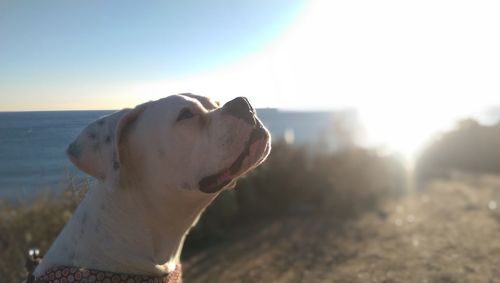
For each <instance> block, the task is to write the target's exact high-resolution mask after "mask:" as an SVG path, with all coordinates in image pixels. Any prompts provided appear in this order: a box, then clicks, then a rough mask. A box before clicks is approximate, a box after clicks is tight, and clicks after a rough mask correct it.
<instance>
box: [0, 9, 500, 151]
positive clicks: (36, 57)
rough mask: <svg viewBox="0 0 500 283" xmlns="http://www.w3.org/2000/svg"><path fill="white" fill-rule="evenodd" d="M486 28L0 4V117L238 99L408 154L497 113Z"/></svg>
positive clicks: (315, 13)
mask: <svg viewBox="0 0 500 283" xmlns="http://www.w3.org/2000/svg"><path fill="white" fill-rule="evenodd" d="M138 3H139V4H138ZM498 15H500V2H498V1H483V0H473V1H462V0H453V1H452V0H432V1H430V0H420V1H401V0H381V1H369V0H350V1H334V0H273V1H264V0H260V1H259V0H255V1H237V0H232V1H230V0H226V1H224V0H219V1H202V0H199V1H195V0H187V1H141V2H132V1H105V2H104V1H77V0H75V1H67V0H65V1H58V0H54V1H10V0H2V1H0V41H2V42H1V44H0V98H1V105H0V111H18V110H62V109H119V108H123V107H130V106H134V105H136V104H139V103H142V102H144V101H148V100H154V99H158V98H161V97H164V96H167V95H170V94H175V93H179V92H193V93H197V94H201V95H207V96H211V97H214V98H216V99H218V100H220V101H222V102H224V101H228V100H230V99H231V98H233V97H236V96H246V97H248V98H249V100H250V101H251V102H252V103H253V104H254V106H256V107H277V108H283V109H294V110H338V109H356V111H357V112H358V113H359V115H360V119H361V120H362V122H363V123H364V124H365V126H366V128H367V129H368V131H369V134H368V135H369V136H371V139H372V140H373V141H374V142H375V143H385V144H388V145H389V146H390V147H392V148H394V149H397V150H399V151H401V152H407V153H409V152H415V151H416V149H417V148H418V147H419V146H421V145H422V144H423V143H425V142H426V141H428V140H429V137H430V136H431V135H432V133H434V132H435V131H437V130H441V129H445V128H449V127H451V126H452V125H453V122H454V121H456V120H457V119H461V118H463V117H467V116H470V115H480V114H481V113H486V111H488V109H491V108H492V107H495V106H498V105H500V79H499V78H500V52H499V51H498V50H500V36H499V35H500V17H498ZM490 112H491V111H490Z"/></svg>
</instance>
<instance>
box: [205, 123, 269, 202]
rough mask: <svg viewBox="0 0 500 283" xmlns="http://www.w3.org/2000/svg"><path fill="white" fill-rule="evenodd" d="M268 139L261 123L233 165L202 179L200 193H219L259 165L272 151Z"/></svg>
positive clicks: (251, 134)
mask: <svg viewBox="0 0 500 283" xmlns="http://www.w3.org/2000/svg"><path fill="white" fill-rule="evenodd" d="M268 137H269V134H268V132H267V130H266V129H264V127H263V126H262V125H261V124H260V123H259V124H258V125H257V127H256V128H254V129H253V130H252V132H251V133H250V137H249V139H248V140H247V141H246V143H245V147H244V150H243V151H242V152H241V153H240V155H239V156H238V157H237V158H236V160H235V161H234V162H233V164H231V166H229V168H227V169H225V170H222V171H221V172H219V173H216V174H213V175H210V176H207V177H204V178H203V179H201V180H200V182H199V183H198V185H199V189H200V191H202V192H204V193H215V192H218V191H220V190H222V189H223V188H224V187H226V186H227V185H229V184H230V183H231V182H233V181H234V180H235V179H236V178H238V177H239V176H241V175H242V174H243V173H245V170H249V169H250V168H252V167H253V166H257V165H259V164H260V163H261V162H262V161H263V160H264V158H265V157H266V156H267V154H268V152H269V150H270V146H269V143H268V140H269V138H268Z"/></svg>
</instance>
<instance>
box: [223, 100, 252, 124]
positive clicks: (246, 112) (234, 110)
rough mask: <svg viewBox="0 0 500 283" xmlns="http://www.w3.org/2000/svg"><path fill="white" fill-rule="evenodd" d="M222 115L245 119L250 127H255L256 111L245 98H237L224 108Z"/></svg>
mask: <svg viewBox="0 0 500 283" xmlns="http://www.w3.org/2000/svg"><path fill="white" fill-rule="evenodd" d="M222 113H223V114H228V115H231V116H234V117H236V118H238V119H243V121H245V122H246V123H248V124H250V125H252V126H253V125H255V117H254V115H255V110H254V109H253V107H252V106H251V105H250V103H249V102H248V100H247V99H246V98H245V97H241V96H240V97H236V98H235V99H233V100H231V101H229V102H227V103H226V104H224V106H222Z"/></svg>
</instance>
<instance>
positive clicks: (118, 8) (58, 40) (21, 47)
mask: <svg viewBox="0 0 500 283" xmlns="http://www.w3.org/2000/svg"><path fill="white" fill-rule="evenodd" d="M303 6H304V2H303V1H300V0H273V1H266V0H256V1H235V0H216V1H196V0H184V1H123V0H120V1H67V0H63V1H61V0H54V1H52V0H51V1H17V0H13V1H10V0H6V1H5V0H4V1H1V2H0V38H1V41H2V44H0V66H1V67H0V87H3V88H4V90H3V91H2V94H1V95H9V92H8V90H9V89H10V90H12V89H16V87H17V86H19V85H23V86H26V85H33V86H37V85H40V84H58V83H66V84H68V83H71V82H73V83H74V84H75V86H77V85H79V84H80V83H82V82H99V81H115V80H122V81H126V80H143V79H149V80H155V79H166V78H179V77H185V76H189V75H192V74H195V73H199V72H203V71H206V70H211V69H213V68H218V67H220V66H223V65H225V64H229V63H231V62H233V61H235V60H238V59H240V58H241V57H244V56H247V55H248V54H251V53H255V52H258V50H259V49H261V48H262V47H263V46H265V45H266V44H268V43H269V42H271V41H272V40H274V39H275V38H276V37H279V36H280V34H282V33H283V32H284V31H286V29H287V28H288V27H289V26H290V25H291V24H292V23H293V21H294V20H296V18H297V16H298V14H300V12H301V9H302V8H303ZM5 88H7V90H5ZM25 89H26V90H27V91H26V92H28V91H29V90H30V88H25ZM26 92H24V93H19V92H16V93H17V94H18V95H21V96H26V97H31V98H33V100H34V101H35V100H36V99H44V97H38V96H37V94H36V93H26ZM33 92H36V89H33ZM26 106H27V108H30V107H29V105H26ZM4 107H5V104H4ZM34 108H36V106H35V107H34ZM54 108H58V106H57V105H54ZM19 110H22V109H19Z"/></svg>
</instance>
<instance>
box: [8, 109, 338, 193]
mask: <svg viewBox="0 0 500 283" xmlns="http://www.w3.org/2000/svg"><path fill="white" fill-rule="evenodd" d="M112 112H113V111H53V112H52V111H49V112H0V198H13V197H14V198H23V197H26V196H31V195H34V194H35V193H37V192H40V191H43V190H58V189H60V188H62V187H64V184H67V180H68V179H67V174H68V173H69V174H73V175H74V174H78V170H77V169H76V168H75V167H74V166H73V165H72V164H71V163H70V162H69V160H68V159H67V158H66V155H65V150H66V147H67V146H68V145H69V144H70V143H71V142H72V141H73V139H74V138H75V137H76V136H77V135H78V134H79V133H80V131H81V130H82V129H83V128H84V127H85V126H86V125H87V124H89V123H90V122H92V121H94V120H96V119H97V118H99V117H101V116H104V115H107V114H109V113H112ZM257 112H258V115H259V117H260V118H261V119H262V121H263V123H264V124H265V125H266V126H267V128H268V129H269V130H270V132H271V135H272V136H273V139H277V138H280V137H283V136H285V135H286V136H287V139H288V140H289V142H293V143H299V144H314V143H315V142H316V141H317V140H318V139H319V138H320V137H321V136H322V135H324V133H325V132H326V131H328V130H329V125H330V122H331V120H332V117H334V116H335V114H334V113H331V112H287V111H278V110H275V109H260V110H257ZM79 176H82V175H79Z"/></svg>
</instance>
